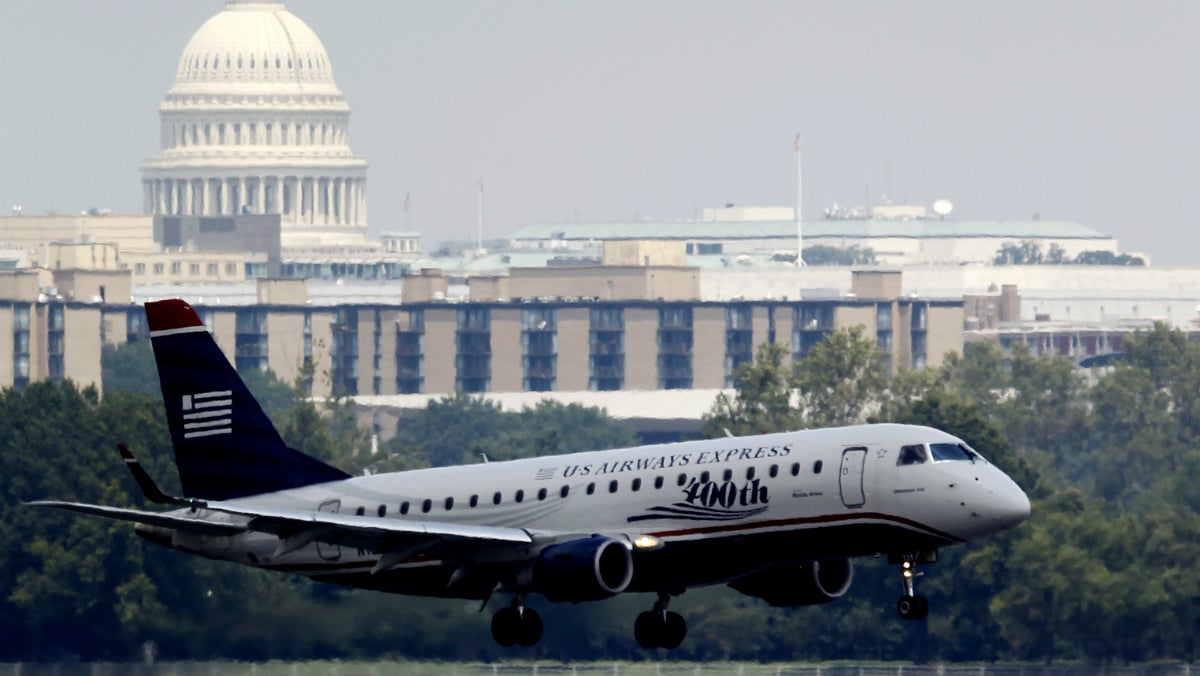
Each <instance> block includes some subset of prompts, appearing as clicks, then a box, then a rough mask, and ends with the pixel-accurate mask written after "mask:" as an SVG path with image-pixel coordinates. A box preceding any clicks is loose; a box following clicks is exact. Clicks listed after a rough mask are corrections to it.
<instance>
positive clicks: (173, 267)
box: [171, 261, 183, 275]
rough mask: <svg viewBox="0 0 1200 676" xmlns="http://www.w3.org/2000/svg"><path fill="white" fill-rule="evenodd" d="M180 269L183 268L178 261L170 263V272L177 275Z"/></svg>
mask: <svg viewBox="0 0 1200 676" xmlns="http://www.w3.org/2000/svg"><path fill="white" fill-rule="evenodd" d="M182 270H183V264H182V263H180V262H179V261H175V262H174V263H171V274H173V275H177V274H179V273H180V271H182Z"/></svg>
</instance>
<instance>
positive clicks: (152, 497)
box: [117, 444, 196, 505]
mask: <svg viewBox="0 0 1200 676" xmlns="http://www.w3.org/2000/svg"><path fill="white" fill-rule="evenodd" d="M117 450H118V451H120V452H121V459H123V460H124V461H125V467H126V468H128V469H129V473H130V474H132V475H133V480H134V481H136V482H137V485H138V488H140V489H142V495H145V496H146V499H147V500H149V501H150V502H153V503H156V504H160V505H194V504H195V503H196V501H195V500H188V499H186V498H176V497H173V496H170V495H167V494H166V493H163V492H162V489H160V488H159V487H158V485H157V484H155V483H154V479H151V478H150V474H149V473H148V472H146V470H145V469H144V468H142V464H141V463H139V462H138V461H137V458H135V457H133V452H132V451H130V450H129V447H128V446H126V445H125V444H117Z"/></svg>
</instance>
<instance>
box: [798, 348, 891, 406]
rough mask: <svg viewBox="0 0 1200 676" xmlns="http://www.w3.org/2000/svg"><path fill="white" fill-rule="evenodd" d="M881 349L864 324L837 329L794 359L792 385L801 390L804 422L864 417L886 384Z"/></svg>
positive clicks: (878, 400) (876, 401)
mask: <svg viewBox="0 0 1200 676" xmlns="http://www.w3.org/2000/svg"><path fill="white" fill-rule="evenodd" d="M883 363H884V353H883V351H882V350H880V349H879V347H878V346H876V345H875V341H874V340H871V339H870V338H867V337H865V336H864V334H863V327H862V326H855V327H852V328H849V329H838V330H836V331H833V332H832V333H830V334H829V335H827V336H825V338H823V339H822V340H821V341H819V342H818V343H817V344H816V345H814V346H813V347H812V349H810V350H809V351H808V354H806V355H804V358H803V359H801V360H800V361H799V362H797V363H796V364H795V367H794V370H793V374H792V385H793V386H794V387H795V388H796V389H798V390H799V396H800V409H801V411H803V414H804V424H805V426H807V427H831V426H835V425H852V424H855V423H860V422H863V421H865V419H866V415H867V413H868V412H870V411H873V410H875V408H877V407H878V406H879V405H880V404H881V402H882V401H883V397H884V393H885V392H886V390H887V384H888V381H887V374H886V372H885V370H884V366H883Z"/></svg>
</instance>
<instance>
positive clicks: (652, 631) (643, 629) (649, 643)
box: [633, 610, 664, 650]
mask: <svg viewBox="0 0 1200 676" xmlns="http://www.w3.org/2000/svg"><path fill="white" fill-rule="evenodd" d="M663 628H664V625H663V622H662V618H661V617H659V613H655V612H652V611H649V610H647V611H646V612H644V613H639V614H638V616H637V619H636V620H634V621H633V638H634V640H636V641H637V643H638V645H640V646H642V647H643V648H645V649H647V650H653V649H654V648H658V647H660V646H661V645H662V640H663V637H662V633H663V632H662V629H663Z"/></svg>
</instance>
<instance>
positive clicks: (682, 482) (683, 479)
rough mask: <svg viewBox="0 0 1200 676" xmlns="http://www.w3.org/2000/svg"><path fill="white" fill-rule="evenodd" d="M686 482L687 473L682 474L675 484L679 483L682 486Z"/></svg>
mask: <svg viewBox="0 0 1200 676" xmlns="http://www.w3.org/2000/svg"><path fill="white" fill-rule="evenodd" d="M686 483H687V475H686V474H680V475H679V478H678V479H676V480H675V485H677V486H682V485H684V484H686Z"/></svg>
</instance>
